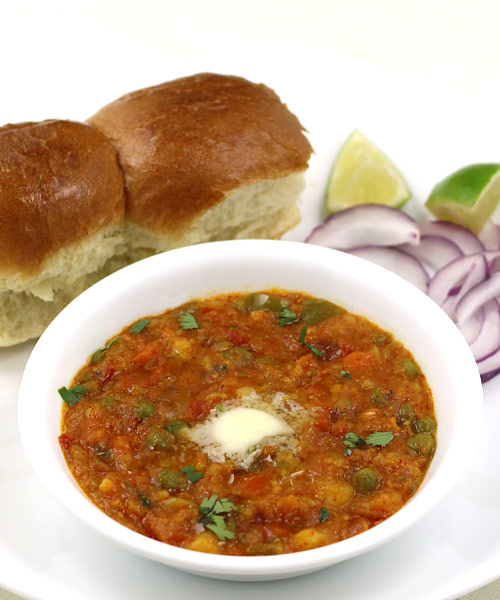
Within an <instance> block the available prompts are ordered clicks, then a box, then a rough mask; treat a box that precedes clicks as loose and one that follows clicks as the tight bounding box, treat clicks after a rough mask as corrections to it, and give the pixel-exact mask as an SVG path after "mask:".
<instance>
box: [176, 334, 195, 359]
mask: <svg viewBox="0 0 500 600" xmlns="http://www.w3.org/2000/svg"><path fill="white" fill-rule="evenodd" d="M172 354H173V355H174V356H176V357H177V358H180V359H182V360H189V359H190V358H192V356H193V344H192V343H191V341H190V340H187V339H186V338H177V339H175V340H174V343H173V344H172Z"/></svg>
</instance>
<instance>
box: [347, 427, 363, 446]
mask: <svg viewBox="0 0 500 600" xmlns="http://www.w3.org/2000/svg"><path fill="white" fill-rule="evenodd" d="M364 443H365V442H364V440H363V438H360V437H359V435H356V434H355V433H353V432H352V431H349V432H348V433H346V434H345V438H344V446H346V447H347V448H361V446H364Z"/></svg>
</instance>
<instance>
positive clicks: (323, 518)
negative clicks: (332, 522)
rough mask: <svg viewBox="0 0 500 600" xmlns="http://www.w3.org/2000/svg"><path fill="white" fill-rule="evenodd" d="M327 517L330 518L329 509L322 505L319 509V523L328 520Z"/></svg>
mask: <svg viewBox="0 0 500 600" xmlns="http://www.w3.org/2000/svg"><path fill="white" fill-rule="evenodd" d="M329 518H330V511H329V510H328V509H327V508H325V507H324V506H322V507H321V508H320V509H319V516H318V521H319V522H320V523H324V522H325V521H328V519H329Z"/></svg>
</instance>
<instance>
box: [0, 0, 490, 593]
mask: <svg viewBox="0 0 500 600" xmlns="http://www.w3.org/2000/svg"><path fill="white" fill-rule="evenodd" d="M499 23H500V3H499V2H498V1H495V0H489V1H488V0H476V1H473V0H470V1H463V0H454V1H452V0H434V1H430V0H419V1H414V0H406V1H405V0H372V1H370V0H332V1H328V0H323V1H321V0H304V1H297V0H296V1H293V0H288V1H286V0H267V1H263V0H248V1H246V2H240V1H232V2H231V1H228V0H207V1H203V0H175V1H163V2H162V1H160V0H156V1H154V0H140V1H132V0H125V1H121V2H119V1H103V2H97V1H95V0H94V1H88V2H80V1H77V2H71V0H66V1H64V2H62V1H61V2H60V1H55V0H48V1H45V2H43V1H40V2H35V1H22V0H17V1H15V2H13V1H12V2H11V1H1V0H0V123H7V122H18V121H26V120H34V121H36V120H42V119H46V118H54V117H55V118H69V119H80V120H83V119H85V118H87V117H88V116H90V115H92V114H93V113H94V112H95V111H96V110H97V109H98V108H100V107H101V106H102V105H104V104H105V103H107V102H109V101H112V100H113V99H115V98H116V97H118V96H119V95H121V94H123V93H126V92H128V91H131V90H133V89H137V88H140V87H144V86H147V85H153V84H156V83H161V82H163V81H166V80H169V79H173V78H175V77H180V76H184V75H188V74H191V73H195V72H200V71H214V72H221V73H232V74H237V75H243V76H245V77H247V78H249V79H251V80H253V81H257V82H264V83H266V84H267V85H269V86H270V87H272V88H274V89H275V90H276V91H277V93H278V94H279V95H280V96H281V97H282V99H283V100H284V101H285V102H286V103H287V104H288V106H289V107H290V109H291V110H292V111H293V112H295V113H296V114H297V115H298V116H299V118H300V119H301V121H302V122H303V124H304V126H305V127H306V128H307V130H308V131H309V133H310V138H311V141H312V143H313V146H314V148H315V151H316V154H315V157H314V158H313V160H312V161H311V169H310V172H309V176H308V184H309V185H308V190H307V192H306V194H304V198H303V203H302V212H303V215H304V219H303V224H302V225H301V226H300V227H299V228H298V229H297V230H296V231H295V232H293V233H292V234H290V235H291V236H292V237H295V239H300V238H301V236H303V235H304V234H305V233H307V231H308V230H309V229H310V226H311V225H312V224H314V223H315V222H317V220H318V219H319V218H320V217H321V214H322V213H321V195H322V190H323V187H324V184H325V177H326V171H327V165H330V164H331V161H332V160H333V158H334V156H335V153H336V151H337V150H338V148H339V146H340V145H341V144H342V142H343V141H344V140H345V138H346V136H347V135H348V134H349V132H350V131H351V130H352V129H354V128H359V129H361V130H362V131H363V132H364V133H365V134H366V135H368V136H369V137H371V138H372V139H373V140H374V141H376V142H377V143H378V144H379V145H380V146H381V147H382V149H383V150H385V151H386V153H387V154H388V155H389V156H390V157H391V158H393V159H394V160H395V162H396V163H397V166H398V167H399V168H400V169H401V171H402V172H403V173H404V174H405V176H406V178H407V180H408V182H409V184H410V186H411V188H412V189H413V191H414V195H415V199H414V201H413V202H414V205H415V207H416V208H415V210H418V206H419V205H420V204H422V202H423V201H424V200H425V196H426V194H427V193H428V192H429V190H430V188H431V186H432V185H433V184H434V183H435V182H436V181H437V180H439V179H440V178H441V177H443V176H445V175H447V174H448V173H449V172H450V171H452V170H454V169H456V168H458V167H461V166H463V165H464V164H468V163H470V162H481V161H497V162H498V161H500V142H499V135H500V125H499V123H500V114H499V109H498V107H499V106H500V33H499ZM19 352H20V354H19V353H18V354H17V355H16V356H14V355H13V354H12V353H11V354H8V353H6V352H2V353H0V361H2V360H3V361H4V365H7V364H9V365H10V364H11V362H7V361H12V365H13V367H12V373H15V372H16V373H17V371H20V370H22V369H21V367H22V361H23V358H22V357H21V355H22V352H25V353H26V356H27V352H28V350H27V349H26V348H25V349H24V350H20V351H19ZM13 356H14V357H13ZM9 368H10V367H9ZM16 369H17V371H16ZM1 373H2V372H1V364H0V387H1V386H2V383H5V382H3V381H2V380H1V376H2V375H1ZM4 377H5V374H4ZM490 389H491V388H490ZM492 396H493V394H491V393H490V397H489V398H487V400H488V401H490V402H493V401H494V400H495V398H492ZM15 401H16V399H15V395H11V396H9V397H3V398H2V404H1V407H2V415H4V416H5V415H7V420H4V421H3V423H4V427H5V423H6V422H9V421H8V418H11V417H12V415H13V414H14V411H15ZM498 402H499V403H500V399H498ZM13 422H14V421H13ZM1 428H2V422H0V431H1ZM2 433H6V432H5V431H4V432H2ZM9 435H11V436H12V435H14V433H13V432H12V431H11V432H9ZM4 437H5V436H4ZM2 439H3V438H2ZM2 456H5V454H2ZM497 465H498V462H497ZM5 468H6V465H3V464H0V469H5ZM0 473H1V471H0ZM0 478H1V477H0ZM499 500H500V498H499ZM76 531H77V533H78V532H81V530H80V528H77V529H76ZM82 535H85V532H83V533H82ZM499 571H500V567H499ZM16 583H18V585H16V586H14V584H13V583H12V584H11V585H9V587H12V588H14V589H21V587H20V586H21V583H22V582H16ZM75 585H77V584H75ZM208 587H209V588H210V589H211V590H215V588H214V587H213V586H212V584H210V585H209V586H208ZM470 587H477V586H476V585H475V584H474V582H471V583H470ZM30 589H31V588H30ZM334 589H335V586H334V585H333V587H332V594H333V591H334ZM464 591H467V590H464ZM499 596H500V591H498V596H491V597H499ZM0 597H1V596H0ZM75 597H76V596H75ZM352 597H353V598H356V595H355V593H354V595H353V596H352ZM478 597H479V596H478ZM483 597H487V596H483ZM98 600H100V599H98Z"/></svg>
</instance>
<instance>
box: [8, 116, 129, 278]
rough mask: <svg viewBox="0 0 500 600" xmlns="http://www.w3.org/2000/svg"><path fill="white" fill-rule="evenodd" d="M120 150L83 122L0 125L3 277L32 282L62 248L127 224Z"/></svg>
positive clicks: (51, 121) (55, 121)
mask: <svg viewBox="0 0 500 600" xmlns="http://www.w3.org/2000/svg"><path fill="white" fill-rule="evenodd" d="M124 212H125V194H124V190H123V175H122V173H121V170H120V167H119V165H118V160H117V156H116V151H115V150H114V148H113V147H112V146H111V144H110V143H109V141H108V140H107V139H106V138H105V136H104V135H102V133H100V132H99V131H96V130H95V129H93V128H92V127H90V126H88V125H85V124H83V123H77V122H73V121H59V120H50V121H43V122H41V123H19V124H15V125H6V126H4V127H0V274H1V275H4V276H10V275H14V276H17V277H18V276H25V277H26V276H29V275H32V274H35V273H37V272H38V271H39V270H40V268H41V266H42V263H43V262H44V261H45V260H46V259H47V258H48V257H49V256H51V255H52V254H53V253H54V252H56V251H57V250H58V249H60V248H62V247H63V246H66V245H68V244H70V243H71V242H73V241H77V240H79V239H80V238H83V237H84V236H86V235H88V234H90V233H93V232H95V231H97V230H99V229H101V228H103V227H105V226H107V225H110V224H112V223H114V222H116V221H119V220H121V219H123V217H124Z"/></svg>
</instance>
